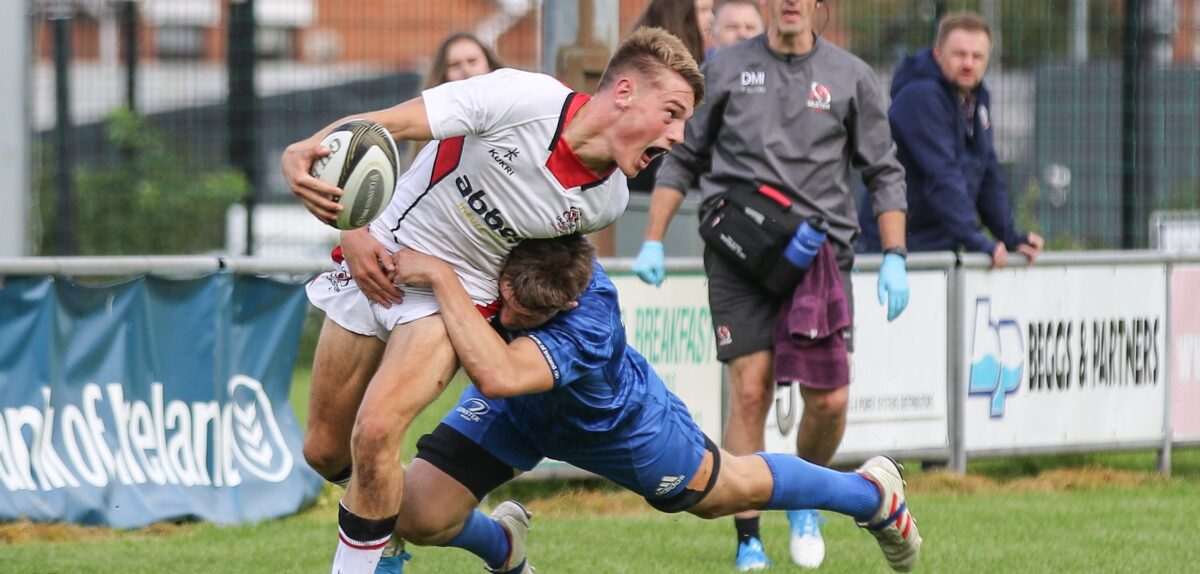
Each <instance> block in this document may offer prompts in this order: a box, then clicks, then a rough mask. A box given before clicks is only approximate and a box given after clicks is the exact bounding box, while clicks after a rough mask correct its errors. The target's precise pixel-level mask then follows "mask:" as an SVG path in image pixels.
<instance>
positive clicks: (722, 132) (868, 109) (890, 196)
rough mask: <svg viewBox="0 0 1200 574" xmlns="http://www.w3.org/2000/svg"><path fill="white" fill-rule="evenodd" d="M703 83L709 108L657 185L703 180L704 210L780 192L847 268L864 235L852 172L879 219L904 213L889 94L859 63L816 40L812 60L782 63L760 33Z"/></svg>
mask: <svg viewBox="0 0 1200 574" xmlns="http://www.w3.org/2000/svg"><path fill="white" fill-rule="evenodd" d="M704 75H705V83H706V91H707V96H706V101H705V103H704V105H702V106H700V107H699V108H698V109H697V110H696V113H695V115H694V116H693V117H692V118H691V119H690V120H688V124H687V130H686V135H685V141H684V142H683V143H682V144H679V145H676V146H675V147H674V148H673V149H672V150H671V152H670V153H669V154H668V155H667V156H666V158H665V160H664V161H663V165H662V168H661V169H660V170H659V173H658V180H657V183H656V186H658V187H670V188H673V189H676V190H680V191H684V192H686V191H687V190H688V189H689V188H690V187H691V185H692V182H694V181H697V179H698V182H699V188H700V191H701V193H702V194H703V195H702V200H705V201H707V200H708V199H710V198H712V197H714V196H716V195H717V194H720V193H723V192H725V191H726V190H727V189H729V188H730V187H731V186H733V185H740V186H745V185H747V184H759V183H767V184H771V185H773V186H776V187H778V188H780V189H781V190H782V191H785V192H787V193H788V194H789V195H790V196H792V197H793V198H794V199H796V200H797V205H798V207H799V208H800V211H801V212H803V213H804V214H806V215H809V214H819V215H822V216H824V217H825V218H826V219H828V220H829V223H830V227H831V229H830V236H831V237H832V239H833V244H834V247H835V248H836V250H837V253H838V262H839V265H840V266H841V267H842V268H847V267H849V266H850V265H851V264H852V262H853V260H854V250H853V248H852V245H853V239H854V236H855V235H856V234H857V233H858V215H857V212H856V208H855V205H854V197H853V191H852V189H851V179H850V167H851V165H852V164H853V165H854V166H855V167H858V168H859V169H861V170H862V175H863V180H864V182H865V183H866V185H867V189H868V192H869V194H868V197H869V198H870V201H871V204H872V207H873V208H874V211H875V213H877V214H878V213H880V212H883V211H887V210H893V209H898V210H905V209H906V204H905V188H904V168H903V167H901V165H900V163H899V162H898V161H897V160H896V145H895V143H894V142H893V141H892V134H891V130H890V128H889V126H888V118H887V108H886V106H885V105H884V99H883V92H882V90H881V89H880V86H879V81H878V80H877V79H876V78H875V74H874V72H872V71H871V69H870V67H868V66H867V64H866V63H865V62H863V61H862V60H860V59H859V58H858V57H856V56H854V55H853V54H850V53H849V52H847V51H845V50H842V49H841V48H838V47H837V46H834V45H833V44H830V43H829V42H826V41H825V40H823V39H821V38H819V37H818V38H817V41H816V44H815V46H814V48H813V50H812V51H811V52H809V53H807V54H802V55H787V54H782V53H779V52H775V51H774V50H771V48H770V47H769V46H768V45H767V37H766V35H765V34H763V35H760V36H757V37H754V38H751V39H749V40H746V41H744V42H741V43H739V44H736V45H734V46H730V47H728V48H725V49H724V50H721V51H718V52H717V53H716V54H714V55H713V57H712V58H711V59H709V60H708V61H707V62H706V63H705V65H704Z"/></svg>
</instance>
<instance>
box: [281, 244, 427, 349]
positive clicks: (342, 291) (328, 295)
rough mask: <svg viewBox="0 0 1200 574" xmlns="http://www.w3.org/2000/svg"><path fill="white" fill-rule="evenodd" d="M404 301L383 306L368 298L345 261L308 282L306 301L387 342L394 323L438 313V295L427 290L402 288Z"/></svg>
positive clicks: (336, 319)
mask: <svg viewBox="0 0 1200 574" xmlns="http://www.w3.org/2000/svg"><path fill="white" fill-rule="evenodd" d="M401 290H402V291H404V301H402V302H400V303H392V306H391V307H384V306H383V305H380V304H378V303H374V302H372V301H371V300H370V299H367V296H366V295H364V294H363V292H362V290H361V289H359V288H358V283H355V282H354V278H353V277H351V276H350V268H349V267H347V266H346V264H345V262H342V263H338V264H337V268H336V269H334V270H333V271H327V272H325V273H322V274H320V275H317V276H316V277H314V278H313V279H312V281H309V282H308V285H307V286H306V287H305V291H306V292H307V293H308V300H309V302H311V303H312V304H313V306H315V307H316V308H318V309H320V310H322V311H324V312H325V316H326V317H328V318H329V319H330V320H332V321H333V322H334V323H337V324H338V325H340V326H341V327H342V328H344V329H346V330H348V331H351V332H354V333H358V334H359V335H368V336H375V337H378V338H379V339H381V340H383V341H385V342H386V341H387V340H388V337H390V336H391V334H392V329H395V328H396V325H404V324H406V323H411V322H413V321H416V320H417V319H423V318H425V317H428V316H430V315H435V314H437V312H438V303H437V298H436V297H434V295H433V291H431V290H429V289H414V288H412V287H401Z"/></svg>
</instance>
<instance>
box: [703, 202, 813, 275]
mask: <svg viewBox="0 0 1200 574" xmlns="http://www.w3.org/2000/svg"><path fill="white" fill-rule="evenodd" d="M713 201H714V202H715V204H714V205H713V207H712V209H711V210H709V211H708V213H706V214H705V217H704V219H703V220H701V222H700V237H701V238H702V239H704V243H705V244H706V245H708V247H709V248H710V249H712V250H713V251H716V252H717V253H719V254H721V255H722V256H724V257H725V258H726V259H728V260H730V261H733V262H734V263H736V264H737V265H738V266H740V267H741V268H742V269H744V270H745V271H746V272H747V273H748V274H749V275H750V276H751V277H753V278H754V279H755V280H757V281H758V282H759V283H760V284H762V285H763V286H764V287H766V288H767V289H769V290H771V291H772V292H774V293H777V294H788V293H791V291H792V289H794V288H795V287H796V284H798V283H799V282H800V279H801V278H803V276H804V270H803V269H799V268H796V267H795V266H793V265H791V264H789V263H788V262H787V261H786V260H785V259H784V258H783V250H784V249H785V248H786V247H787V243H788V241H790V240H791V238H792V236H793V235H794V234H795V233H796V228H798V227H800V223H801V222H802V221H803V220H804V216H803V215H801V214H800V213H798V212H797V210H796V208H795V206H794V205H793V203H792V200H791V199H789V198H788V197H787V196H785V195H784V194H783V193H781V192H780V191H779V190H777V189H775V188H773V187H771V186H769V185H760V186H759V187H758V189H750V188H744V189H741V188H739V189H734V190H730V191H729V192H727V193H725V194H723V195H721V196H718V197H717V198H716V199H714V200H713Z"/></svg>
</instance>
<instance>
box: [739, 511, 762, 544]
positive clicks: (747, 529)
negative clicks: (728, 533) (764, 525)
mask: <svg viewBox="0 0 1200 574" xmlns="http://www.w3.org/2000/svg"><path fill="white" fill-rule="evenodd" d="M758 518H759V517H757V516H755V517H754V518H734V519H733V527H734V528H736V529H737V535H738V542H749V541H750V539H751V538H761V536H759V534H758Z"/></svg>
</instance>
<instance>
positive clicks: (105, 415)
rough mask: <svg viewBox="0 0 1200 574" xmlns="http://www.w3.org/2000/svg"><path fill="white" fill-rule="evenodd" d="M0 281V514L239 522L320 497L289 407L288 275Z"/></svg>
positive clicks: (293, 288)
mask: <svg viewBox="0 0 1200 574" xmlns="http://www.w3.org/2000/svg"><path fill="white" fill-rule="evenodd" d="M0 280H2V281H3V283H0V520H13V519H21V518H28V519H30V520H34V521H64V522H73V523H79V524H103V525H109V526H113V527H117V528H135V527H138V526H143V525H146V524H150V523H153V522H156V521H160V520H167V519H174V518H182V517H195V518H199V519H202V520H207V521H211V522H216V523H242V522H253V521H258V520H264V519H269V518H275V517H279V516H283V515H287V514H290V513H293V512H295V511H296V510H298V509H300V508H302V507H303V506H304V505H306V504H307V503H309V502H310V501H312V500H313V499H314V498H315V497H316V496H317V494H318V493H319V492H320V489H321V480H320V478H319V477H318V476H317V475H316V474H315V473H314V472H313V471H312V470H311V469H309V468H308V466H306V465H305V463H304V460H303V457H302V456H301V454H300V453H301V430H300V428H299V425H298V424H297V421H296V417H295V414H294V413H293V411H292V407H291V404H290V403H289V402H288V389H289V387H290V385H291V377H292V368H293V365H294V363H295V360H296V347H297V342H298V339H299V336H300V327H301V324H302V322H303V320H304V310H305V307H306V304H307V301H306V299H305V296H304V289H303V287H302V286H301V285H294V284H288V283H281V282H278V281H273V280H270V279H263V278H256V277H247V276H235V275H232V274H228V273H222V274H217V275H209V276H205V277H200V278H196V279H187V280H177V279H163V278H156V277H141V278H136V279H133V280H130V281H128V282H124V283H120V284H117V285H109V286H103V287H94V286H83V285H79V284H76V283H72V282H70V281H68V280H65V279H62V278H49V277H7V278H2V279H0Z"/></svg>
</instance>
